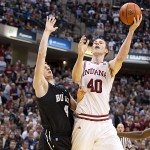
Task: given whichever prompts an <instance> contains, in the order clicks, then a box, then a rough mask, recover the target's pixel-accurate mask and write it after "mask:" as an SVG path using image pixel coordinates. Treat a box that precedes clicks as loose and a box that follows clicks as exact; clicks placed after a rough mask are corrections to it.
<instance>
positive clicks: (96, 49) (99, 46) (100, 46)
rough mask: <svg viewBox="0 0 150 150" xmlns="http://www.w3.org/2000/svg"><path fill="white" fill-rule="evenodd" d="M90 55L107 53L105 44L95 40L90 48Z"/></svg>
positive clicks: (102, 41)
mask: <svg viewBox="0 0 150 150" xmlns="http://www.w3.org/2000/svg"><path fill="white" fill-rule="evenodd" d="M92 53H93V54H94V55H99V54H106V53H108V50H107V48H106V42H105V41H104V40H102V39H97V40H95V41H94V43H93V46H92Z"/></svg>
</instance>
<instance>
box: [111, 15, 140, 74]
mask: <svg viewBox="0 0 150 150" xmlns="http://www.w3.org/2000/svg"><path fill="white" fill-rule="evenodd" d="M141 21H142V15H141V16H140V17H139V16H137V19H135V18H134V24H133V25H131V26H130V28H129V32H128V35H127V37H126V39H125V41H124V42H123V44H122V46H121V47H120V50H119V52H118V54H117V56H116V57H115V58H114V59H113V60H111V61H110V62H109V63H110V68H111V70H112V75H113V76H115V75H116V74H117V73H118V71H119V70H120V68H121V66H122V63H123V62H124V61H125V59H126V58H127V55H128V53H129V50H130V45H131V40H132V38H133V34H134V31H135V30H136V29H137V27H138V26H139V25H140V23H141Z"/></svg>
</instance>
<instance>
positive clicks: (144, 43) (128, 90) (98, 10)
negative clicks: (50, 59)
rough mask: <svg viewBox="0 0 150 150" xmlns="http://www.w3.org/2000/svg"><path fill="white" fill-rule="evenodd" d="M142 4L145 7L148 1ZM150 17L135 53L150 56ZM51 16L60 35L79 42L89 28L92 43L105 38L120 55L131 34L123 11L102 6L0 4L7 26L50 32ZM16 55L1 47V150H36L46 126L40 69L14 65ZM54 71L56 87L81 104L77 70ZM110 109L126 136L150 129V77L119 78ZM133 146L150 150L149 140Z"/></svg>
mask: <svg viewBox="0 0 150 150" xmlns="http://www.w3.org/2000/svg"><path fill="white" fill-rule="evenodd" d="M122 2H123V1H122ZM124 2H125V1H124ZM136 2H137V3H138V2H140V3H141V5H143V7H144V8H145V1H139V0H138V1H136ZM148 2H149V1H148V0H147V6H148V4H149V3H148ZM110 8H111V9H110ZM149 13H150V12H149V11H147V10H144V11H143V16H144V17H143V22H142V25H141V27H140V28H139V29H138V31H137V32H136V34H135V36H134V39H133V42H132V46H131V52H136V53H144V54H150V19H149V16H150V14H149ZM47 15H52V16H55V17H56V18H57V25H58V27H59V30H58V32H56V33H54V36H58V37H61V38H65V39H68V40H69V41H74V42H78V41H79V39H80V37H81V35H82V31H81V29H85V30H84V31H85V32H84V33H85V34H86V36H87V37H88V38H89V39H90V40H91V42H92V41H93V40H94V39H96V38H99V37H100V38H104V39H105V40H106V41H109V42H108V45H109V48H110V50H113V51H118V49H119V46H120V45H121V43H122V41H123V39H124V37H125V36H126V34H127V30H128V27H126V26H125V25H123V24H122V23H121V22H120V21H119V13H118V9H117V8H112V6H111V4H109V3H103V2H102V1H101V2H99V1H96V0H95V1H94V2H93V3H91V2H89V1H88V0H86V2H85V3H81V2H79V1H78V0H76V1H73V0H67V2H66V3H63V1H61V0H0V22H1V23H3V24H7V25H11V26H16V27H18V28H22V29H24V30H29V31H32V32H39V31H42V30H43V29H44V26H45V18H46V16H47ZM81 27H82V28H81ZM78 28H79V29H80V30H77V29H78ZM75 31H76V32H75ZM12 54H13V51H12V49H11V47H9V46H7V45H4V44H0V149H1V150H10V149H12V150H25V149H29V150H36V148H37V145H38V141H39V136H40V133H41V131H42V127H41V125H40V118H39V112H38V108H37V105H36V97H35V93H34V90H33V87H32V81H33V73H34V68H32V67H30V66H25V65H24V64H23V63H22V62H21V61H20V60H18V61H17V62H16V63H15V64H12ZM52 70H53V73H54V76H55V80H56V84H64V85H65V86H66V87H67V89H68V90H69V92H70V93H71V94H72V96H73V97H74V98H75V99H76V92H77V89H78V86H77V85H76V84H74V83H73V81H72V79H71V69H70V68H67V67H63V68H62V66H60V67H57V68H52ZM110 106H111V111H110V118H111V119H112V120H113V124H114V126H115V127H116V126H117V124H118V123H119V122H123V123H124V125H125V129H126V131H136V130H140V131H141V130H144V129H146V128H150V115H149V114H150V77H149V76H142V77H141V76H138V75H137V76H127V75H126V76H119V75H118V77H117V78H116V80H115V82H114V84H113V88H112V91H111V95H110ZM133 144H134V145H135V149H136V150H145V149H147V150H148V149H150V139H149V138H148V139H145V140H142V141H140V142H139V141H133Z"/></svg>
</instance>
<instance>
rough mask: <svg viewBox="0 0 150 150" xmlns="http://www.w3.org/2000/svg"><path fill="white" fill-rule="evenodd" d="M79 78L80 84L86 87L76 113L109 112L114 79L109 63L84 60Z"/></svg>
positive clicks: (96, 113)
mask: <svg viewBox="0 0 150 150" xmlns="http://www.w3.org/2000/svg"><path fill="white" fill-rule="evenodd" d="M83 68H84V69H83V74H82V78H81V86H82V87H83V88H84V89H86V94H85V95H84V98H83V99H82V100H81V101H80V102H79V103H78V105H77V108H76V113H77V114H81V113H84V114H90V115H105V114H109V110H110V107H109V96H110V91H111V88H112V84H113V81H114V77H112V76H111V72H110V68H109V63H108V62H102V63H100V64H97V63H93V62H91V61H85V62H84V66H83Z"/></svg>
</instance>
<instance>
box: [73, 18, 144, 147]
mask: <svg viewBox="0 0 150 150" xmlns="http://www.w3.org/2000/svg"><path fill="white" fill-rule="evenodd" d="M141 21H142V16H141V17H140V16H137V19H135V18H134V24H133V25H131V26H130V28H129V32H128V35H127V37H126V39H125V41H124V42H123V44H122V46H121V48H120V50H119V52H118V54H117V56H116V57H115V58H114V59H113V60H111V61H109V62H105V61H104V57H105V55H106V54H107V53H108V49H107V46H106V42H105V41H104V40H102V39H97V40H95V41H94V43H93V46H92V54H93V56H92V60H91V61H83V58H84V54H85V52H86V50H87V47H88V44H89V40H87V39H86V37H85V36H82V38H81V40H80V42H79V45H78V58H77V61H76V63H75V65H74V68H73V71H72V78H73V81H74V82H76V83H79V85H80V86H81V87H82V88H83V89H84V91H85V92H86V94H85V95H84V97H83V99H82V101H80V102H79V103H78V104H77V108H76V114H77V118H76V120H75V124H74V130H73V133H72V150H110V149H111V150H123V147H122V144H121V142H120V140H119V137H118V136H117V132H116V129H115V128H114V126H113V124H112V121H111V120H110V119H109V110H110V106H109V94H110V91H111V88H112V84H113V81H114V78H115V75H116V74H117V73H118V71H119V70H120V68H121V66H122V63H123V62H124V61H125V59H126V58H127V55H128V53H129V49H130V45H131V40H132V37H133V34H134V31H135V30H136V29H137V27H138V26H139V25H140V23H141Z"/></svg>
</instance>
